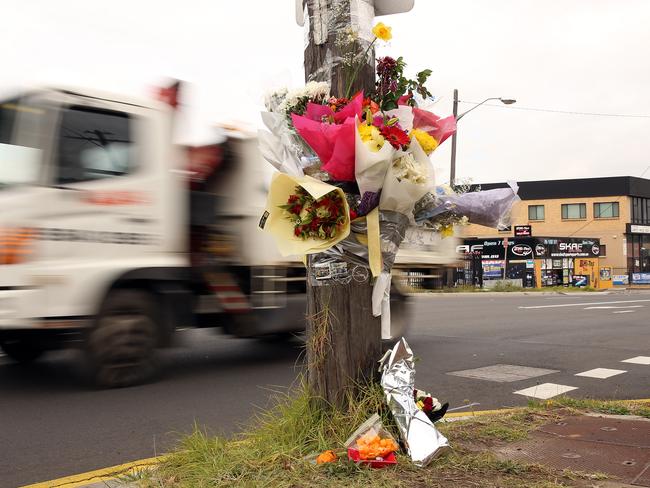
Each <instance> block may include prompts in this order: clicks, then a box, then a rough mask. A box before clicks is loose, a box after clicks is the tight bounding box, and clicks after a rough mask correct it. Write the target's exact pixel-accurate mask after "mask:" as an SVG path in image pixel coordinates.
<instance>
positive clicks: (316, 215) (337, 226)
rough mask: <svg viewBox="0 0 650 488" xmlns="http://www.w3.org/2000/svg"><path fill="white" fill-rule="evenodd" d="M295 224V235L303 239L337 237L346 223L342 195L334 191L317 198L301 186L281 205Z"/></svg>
mask: <svg viewBox="0 0 650 488" xmlns="http://www.w3.org/2000/svg"><path fill="white" fill-rule="evenodd" d="M281 208H283V209H284V210H285V211H286V213H287V218H288V219H289V220H290V221H291V222H293V224H294V235H295V236H296V237H300V238H301V239H309V238H319V239H328V238H330V239H331V238H335V237H336V235H337V233H339V232H340V231H341V228H342V227H343V225H344V224H345V214H344V213H343V212H344V211H345V206H344V204H343V198H342V197H341V195H340V194H339V193H338V192H336V191H335V190H334V191H331V192H329V193H327V194H326V195H324V196H322V197H320V198H318V199H316V198H314V197H313V196H312V195H311V194H310V193H309V192H308V191H307V190H305V189H304V188H303V187H301V186H296V187H295V193H293V194H292V195H290V196H289V199H288V200H287V203H286V204H285V205H281Z"/></svg>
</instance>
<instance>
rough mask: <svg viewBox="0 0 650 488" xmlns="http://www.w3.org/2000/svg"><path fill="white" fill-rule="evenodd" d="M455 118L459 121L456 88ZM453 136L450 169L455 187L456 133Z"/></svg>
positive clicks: (450, 183) (450, 178)
mask: <svg viewBox="0 0 650 488" xmlns="http://www.w3.org/2000/svg"><path fill="white" fill-rule="evenodd" d="M454 119H455V120H456V121H458V90H457V89H455V88H454ZM457 132H458V127H456V130H455V131H454V133H453V135H452V136H451V168H450V169H449V186H450V187H451V188H452V189H453V188H454V183H455V182H456V133H457Z"/></svg>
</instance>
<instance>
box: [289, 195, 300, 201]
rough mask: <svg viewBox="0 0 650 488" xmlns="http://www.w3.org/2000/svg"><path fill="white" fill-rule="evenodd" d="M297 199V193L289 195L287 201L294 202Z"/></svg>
mask: <svg viewBox="0 0 650 488" xmlns="http://www.w3.org/2000/svg"><path fill="white" fill-rule="evenodd" d="M297 201H298V195H291V196H290V197H289V203H295V202H297Z"/></svg>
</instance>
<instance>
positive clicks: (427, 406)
mask: <svg viewBox="0 0 650 488" xmlns="http://www.w3.org/2000/svg"><path fill="white" fill-rule="evenodd" d="M422 403H424V407H423V408H422V410H424V411H425V412H430V411H431V410H433V399H432V398H431V397H426V398H425V399H424V401H423V402H422Z"/></svg>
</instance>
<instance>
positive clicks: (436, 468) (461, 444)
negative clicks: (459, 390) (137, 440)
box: [129, 385, 594, 488]
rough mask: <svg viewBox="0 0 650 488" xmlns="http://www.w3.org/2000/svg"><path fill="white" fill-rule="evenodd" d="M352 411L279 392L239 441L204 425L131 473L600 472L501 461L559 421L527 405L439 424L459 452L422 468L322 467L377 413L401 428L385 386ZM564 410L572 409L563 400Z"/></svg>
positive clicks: (366, 393) (472, 476)
mask: <svg viewBox="0 0 650 488" xmlns="http://www.w3.org/2000/svg"><path fill="white" fill-rule="evenodd" d="M349 400H350V401H349V402H348V404H349V405H350V406H349V407H348V409H347V410H345V411H340V410H334V409H330V410H323V409H320V408H317V407H316V406H315V403H317V402H314V401H313V399H312V398H311V397H310V396H309V394H308V392H307V390H306V388H304V387H301V388H297V389H296V391H294V393H293V394H286V395H281V396H280V397H279V398H277V403H276V407H275V408H274V409H272V410H271V411H268V412H264V413H261V414H260V415H259V416H258V417H257V418H256V419H255V420H254V422H253V423H252V425H251V427H250V428H249V429H248V430H247V431H245V432H243V433H242V434H240V435H238V436H237V437H236V438H234V439H224V438H219V437H210V436H208V435H207V434H205V433H204V432H202V431H201V430H200V429H198V428H197V429H196V430H195V432H194V433H193V434H191V435H189V436H187V437H186V438H185V439H184V440H183V441H182V443H181V444H180V445H179V446H178V448H177V449H176V450H175V451H174V452H172V453H170V454H169V455H168V456H166V457H165V458H164V459H163V460H162V461H161V464H160V465H159V466H158V467H157V468H156V469H155V470H153V471H143V472H141V473H139V474H138V475H137V476H132V477H131V478H130V480H129V481H132V482H133V481H134V480H137V481H138V482H139V483H140V484H141V485H142V486H144V487H148V488H151V487H161V488H162V487H164V488H182V487H183V488H184V487H192V488H194V487H196V488H202V487H231V486H237V487H274V488H275V487H280V488H283V487H284V488H298V487H301V488H302V487H305V488H309V487H323V486H327V487H335V488H336V487H341V488H355V487H363V488H367V487H368V486H382V487H383V486H387V487H402V486H403V487H409V488H411V487H416V488H425V487H427V488H429V487H433V488H435V487H445V488H448V487H450V486H453V487H486V488H492V487H494V488H496V487H501V488H504V487H505V488H509V487H512V488H514V487H527V488H556V487H560V486H588V484H586V480H589V479H594V478H593V475H583V474H580V473H570V472H557V471H553V470H551V469H549V468H546V467H543V466H538V465H529V464H524V463H519V462H514V461H504V460H500V459H498V458H497V457H496V456H494V455H492V454H491V453H490V452H489V449H488V447H489V446H491V445H495V444H500V443H506V442H512V441H517V440H521V439H525V438H526V436H527V435H528V433H529V432H530V431H531V430H532V429H534V428H535V427H536V426H538V425H540V424H542V423H545V422H548V421H550V420H551V419H555V417H556V415H557V414H558V412H557V410H555V409H553V408H550V407H548V408H547V407H544V408H540V407H539V406H535V407H534V408H527V409H520V410H515V411H512V412H509V413H508V414H502V415H499V416H491V417H488V416H485V417H476V418H473V419H470V420H468V421H460V422H450V423H439V424H438V425H439V427H440V429H441V431H443V432H444V433H445V434H446V435H447V436H448V437H449V440H450V442H451V444H452V446H453V448H454V449H453V451H452V452H451V453H449V454H448V455H445V456H443V457H441V458H438V459H436V460H435V461H434V462H432V463H431V465H429V466H428V467H426V468H418V467H416V466H414V465H412V464H411V463H410V462H409V459H408V458H407V457H406V456H405V455H401V454H400V455H398V465H397V466H395V467H390V468H386V469H382V470H373V469H368V468H366V467H363V466H357V465H355V464H354V463H351V462H349V461H347V459H345V456H344V452H343V451H342V450H340V451H339V452H340V453H341V454H343V456H341V459H340V460H339V461H338V462H336V463H332V464H327V465H315V464H312V463H311V462H309V461H308V459H309V456H310V455H313V454H315V453H318V452H321V451H323V450H325V449H332V448H335V449H336V448H340V447H342V446H343V444H344V442H345V440H346V439H347V437H348V436H349V435H350V434H351V433H352V432H353V431H354V430H355V429H356V427H357V426H358V425H359V424H361V423H362V422H363V421H364V420H366V418H367V417H369V416H370V415H371V414H372V413H375V412H379V413H380V414H382V418H383V421H384V424H385V426H386V427H387V428H388V429H394V425H393V424H392V423H391V419H390V418H389V416H388V414H387V412H386V409H385V407H384V401H383V394H382V391H381V389H380V388H379V387H378V386H376V385H375V386H370V387H367V388H365V389H363V393H362V394H361V395H360V396H359V397H357V398H351V399H349ZM558 408H565V407H564V406H561V407H558Z"/></svg>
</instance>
